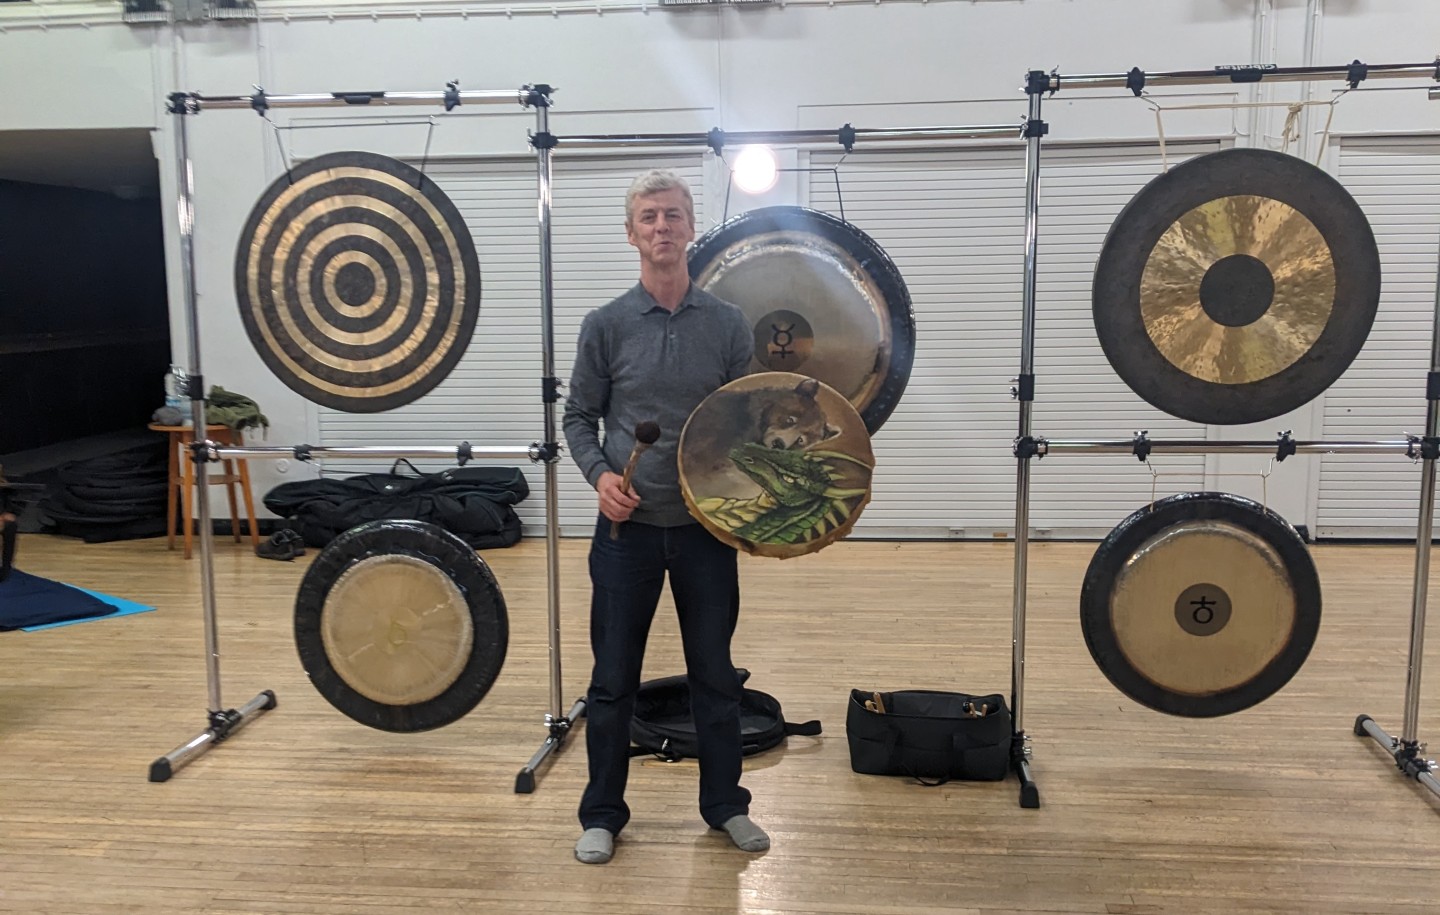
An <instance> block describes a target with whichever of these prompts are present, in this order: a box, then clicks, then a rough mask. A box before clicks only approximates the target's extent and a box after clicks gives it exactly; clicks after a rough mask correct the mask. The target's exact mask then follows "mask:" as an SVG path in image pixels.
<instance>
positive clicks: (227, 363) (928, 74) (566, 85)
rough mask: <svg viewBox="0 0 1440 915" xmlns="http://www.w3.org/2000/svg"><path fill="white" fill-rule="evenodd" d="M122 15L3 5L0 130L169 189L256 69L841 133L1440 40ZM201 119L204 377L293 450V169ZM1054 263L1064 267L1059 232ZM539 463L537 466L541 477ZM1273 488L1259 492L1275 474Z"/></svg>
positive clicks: (256, 137) (914, 18)
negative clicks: (66, 139) (173, 97)
mask: <svg viewBox="0 0 1440 915" xmlns="http://www.w3.org/2000/svg"><path fill="white" fill-rule="evenodd" d="M13 5H17V4H6V6H13ZM116 7H118V4H114V3H106V4H90V3H63V2H62V3H51V4H46V5H44V6H40V7H36V8H32V9H25V10H9V9H6V10H3V11H0V17H3V18H0V27H3V31H0V127H3V129H6V130H16V129H41V128H49V129H53V128H65V127H73V128H81V127H86V128H92V127H137V126H138V127H150V128H154V129H155V130H156V149H157V153H158V155H159V158H160V165H161V176H162V186H163V187H162V190H163V192H164V193H165V194H166V200H167V201H168V200H171V199H173V197H171V195H173V193H174V188H175V174H176V172H175V167H174V157H173V149H174V145H173V143H174V140H173V134H172V131H173V129H174V122H175V119H174V118H173V117H170V116H168V115H166V114H164V113H163V96H164V95H165V94H166V93H168V92H169V91H172V90H173V89H176V88H180V89H186V90H194V91H199V92H202V93H205V94H210V95H228V94H246V93H249V92H250V91H251V86H252V84H257V83H258V84H261V85H263V86H264V87H265V88H266V89H267V90H268V91H270V92H277V93H293V92H316V91H331V90H340V89H350V90H359V89H387V90H402V89H440V88H442V87H443V85H444V83H445V82H446V81H447V80H450V79H457V78H458V79H459V80H460V82H461V85H462V87H463V88H468V89H509V88H516V89H518V88H519V87H520V86H522V85H524V84H527V83H537V82H544V83H548V84H550V85H553V86H555V87H556V88H557V92H556V96H555V99H556V108H555V110H554V113H553V115H552V122H551V129H552V130H553V131H554V132H555V133H557V134H560V135H561V136H564V135H565V134H567V133H569V134H576V133H594V132H605V133H619V132H644V131H703V130H706V129H708V128H710V127H712V126H721V127H724V128H725V129H727V130H746V129H767V128H788V127H807V128H815V127H824V128H832V127H838V126H839V125H840V124H842V123H845V122H851V123H853V124H855V125H856V126H869V127H890V126H915V125H929V124H956V123H1006V124H1009V123H1013V124H1016V125H1017V126H1018V124H1019V122H1020V120H1021V118H1022V116H1023V115H1024V112H1025V99H1024V96H1023V94H1022V93H1021V92H1019V91H1018V87H1019V85H1020V82H1021V79H1022V77H1023V74H1024V72H1025V71H1026V70H1029V69H1032V68H1039V69H1047V70H1048V69H1050V68H1053V67H1058V68H1059V69H1060V71H1061V72H1062V73H1069V74H1078V73H1095V72H1123V71H1125V70H1128V69H1129V68H1130V67H1132V66H1140V67H1141V68H1143V69H1146V70H1148V71H1151V72H1155V71H1160V70H1177V69H1203V68H1208V67H1210V66H1212V65H1215V64H1221V63H1245V62H1249V61H1252V60H1257V59H1259V60H1264V61H1273V62H1274V63H1277V64H1280V65H1299V64H1305V63H1325V64H1333V63H1338V62H1346V61H1349V60H1351V59H1352V58H1361V59H1363V60H1366V61H1368V62H1371V63H1382V62H1400V61H1406V62H1410V61H1424V60H1429V59H1432V58H1433V57H1434V56H1435V54H1436V53H1437V51H1440V3H1435V2H1434V0H1328V2H1320V0H1311V2H1309V3H1307V2H1305V0H1169V2H1150V3H1133V2H1131V3H1120V2H1113V0H976V2H969V0H960V2H947V0H932V2H928V3H896V2H882V3H839V4H836V5H834V6H831V5H826V4H821V3H807V2H801V3H790V4H787V5H784V6H773V7H768V8H758V9H726V8H722V9H699V10H687V11H671V10H662V9H660V8H658V7H655V6H649V7H648V8H645V9H642V8H641V7H640V4H639V3H634V4H631V3H628V2H627V3H617V2H607V0H601V2H600V3H599V6H598V7H595V6H591V7H589V8H587V9H586V10H576V9H573V8H571V6H564V5H562V6H561V7H558V8H557V10H558V14H549V13H542V14H537V13H536V12H534V10H535V9H537V8H542V7H543V8H544V9H546V10H548V9H550V7H549V5H548V4H534V3H524V2H516V3H514V4H510V5H509V8H510V9H511V11H512V13H513V15H512V16H506V15H504V14H503V13H502V12H501V11H502V10H503V9H505V5H504V4H496V3H475V4H471V9H470V11H469V13H468V14H464V15H462V10H463V9H464V7H462V6H461V5H459V4H450V3H435V4H425V8H426V10H427V12H426V13H425V14H424V15H423V16H419V17H417V16H416V15H415V14H414V13H413V9H414V7H413V6H406V7H403V8H400V7H395V6H394V5H393V4H388V3H385V2H372V3H367V4H365V5H364V6H363V7H360V6H355V5H350V4H345V3H335V4H315V3H305V2H285V3H267V2H266V0H260V8H261V13H262V17H263V18H262V20H261V21H260V22H258V23H244V24H240V23H228V24H205V23H196V24H188V25H182V26H175V27H170V26H153V25H151V26H138V25H137V26H130V25H124V24H119V23H118V22H116V19H117V13H116ZM372 10H373V11H375V12H376V15H375V16H373V17H372V16H371V15H370V13H371V11H372ZM397 13H398V14H399V15H397ZM67 16H68V17H71V18H66V17H67ZM283 17H288V19H287V18H283ZM42 26H43V27H42ZM1376 85H1383V83H1376ZM1332 88H1333V87H1332V86H1330V85H1325V86H1308V85H1307V84H1298V83H1270V84H1263V85H1262V86H1260V87H1253V86H1234V87H1231V86H1208V87H1196V88H1191V89H1188V90H1183V91H1182V90H1163V91H1157V93H1156V94H1157V97H1158V96H1164V99H1163V101H1164V104H1166V105H1181V104H1187V103H1197V102H1206V101H1208V102H1220V103H1228V102H1235V101H1241V102H1243V101H1251V100H1255V99H1264V100H1274V101H1290V100H1295V99H1301V98H1306V97H1314V98H1328V97H1329V96H1330V93H1331V89H1332ZM430 113H435V114H439V111H438V109H434V110H430V109H425V110H422V109H411V108H395V109H389V110H387V111H383V112H380V111H376V110H365V111H349V110H340V109H328V108H327V109H306V110H286V111H275V112H272V116H273V118H274V120H275V122H276V123H278V124H281V125H285V126H288V125H294V124H312V125H313V124H316V123H322V122H326V121H328V120H334V119H339V118H346V117H354V116H357V115H359V116H361V117H364V118H366V119H370V120H373V119H374V118H375V117H376V116H377V115H388V116H391V117H393V118H394V119H411V118H414V117H416V116H417V115H422V114H430ZM1045 119H1046V120H1047V121H1049V123H1050V124H1051V134H1050V141H1051V142H1079V141H1096V140H1100V141H1103V140H1110V139H1125V138H1130V139H1134V138H1153V137H1154V136H1155V130H1156V127H1155V119H1154V115H1153V113H1152V112H1151V110H1150V109H1149V108H1148V107H1147V106H1146V105H1145V104H1143V103H1142V102H1140V101H1139V100H1136V99H1133V98H1130V97H1129V95H1128V93H1125V92H1124V91H1123V90H1119V91H1115V90H1107V91H1103V92H1102V91H1094V90H1092V91H1080V90H1070V91H1062V92H1061V93H1060V94H1059V95H1057V96H1055V97H1054V98H1053V99H1050V100H1047V102H1046V104H1045ZM439 120H441V122H442V124H441V127H440V128H439V129H437V130H436V132H435V136H434V143H433V146H432V148H431V153H430V154H431V156H432V158H444V157H448V156H456V157H458V156H470V157H473V156H483V155H525V154H527V153H528V152H529V146H528V142H527V138H526V131H528V130H529V129H531V128H532V127H533V125H534V119H533V114H531V113H529V112H526V111H523V110H522V109H520V107H519V106H518V105H517V106H513V107H512V106H506V107H494V108H489V107H466V108H462V109H461V110H460V111H458V112H456V113H453V114H451V115H445V116H442V117H440V118H439ZM1283 120H1284V110H1283V109H1267V110H1263V111H1255V112H1250V111H1241V112H1239V113H1232V112H1230V111H1219V110H1207V111H1184V112H1170V113H1169V114H1167V115H1166V117H1165V121H1164V124H1165V132H1166V135H1167V137H1168V138H1171V139H1179V138H1184V137H1194V138H1214V137H1220V138H1231V139H1233V142H1235V143H1236V144H1238V145H1248V144H1254V145H1271V146H1277V145H1278V134H1279V130H1280V125H1281V124H1282V123H1283ZM1323 122H1324V118H1323V115H1322V114H1313V115H1312V116H1311V117H1310V123H1309V127H1310V128H1311V129H1312V130H1318V129H1319V127H1320V126H1321V125H1323ZM189 128H190V131H189V134H190V143H191V154H192V160H193V163H194V180H195V186H196V193H197V198H196V213H197V220H198V221H197V230H196V237H195V240H196V248H195V251H196V261H197V264H196V267H197V270H196V279H197V293H198V297H199V305H200V313H201V341H202V355H203V360H204V370H205V375H206V378H207V380H208V381H209V382H211V383H217V384H222V385H224V386H225V387H227V388H230V389H233V390H239V391H242V392H245V393H247V394H250V395H251V396H254V397H255V398H256V399H257V400H258V401H259V402H260V403H261V404H262V406H263V407H264V408H265V410H266V412H267V414H268V415H269V416H270V418H271V419H272V421H273V422H274V426H273V428H272V429H271V432H270V440H271V441H272V442H278V443H290V442H300V441H309V440H313V439H314V436H315V434H316V419H315V415H314V411H313V409H312V408H310V407H309V405H307V404H306V403H305V402H304V401H303V400H302V399H301V398H299V397H298V396H297V395H295V394H292V393H291V392H290V391H289V390H288V389H287V388H285V387H284V386H283V385H282V384H280V382H279V381H278V380H277V379H275V378H274V377H273V376H271V375H270V373H269V372H268V371H267V370H266V369H265V368H264V367H263V365H262V363H261V361H260V359H259V357H258V356H257V355H256V354H255V352H254V351H253V349H252V348H251V347H250V345H249V343H248V341H247V339H246V337H245V335H244V332H243V329H242V327H241V324H240V320H239V316H238V314H237V312H236V309H235V307H234V296H233V292H232V289H231V272H232V263H233V257H234V248H235V243H236V239H237V236H238V233H239V231H240V227H241V225H242V224H243V222H244V220H245V218H246V216H247V215H248V213H249V210H250V208H251V206H252V205H253V203H254V201H255V200H256V198H257V197H258V196H259V194H260V193H261V192H262V190H263V188H264V186H265V185H266V184H267V183H268V181H270V180H272V179H273V178H274V177H275V176H276V175H278V174H279V172H280V170H281V160H280V155H279V153H278V152H277V150H276V142H275V134H274V132H273V131H272V129H271V128H270V126H269V125H267V124H265V123H264V122H262V121H261V120H260V119H259V118H258V117H256V116H255V115H254V114H252V113H249V112H245V111H206V112H205V113H203V114H201V115H200V116H199V117H194V118H190V119H189ZM1332 130H1333V131H1334V133H1335V134H1337V135H1339V134H1345V133H1368V132H1385V131H1398V132H1436V131H1440V103H1432V102H1428V101H1425V99H1424V93H1423V92H1416V91H1410V92H1366V93H1363V94H1362V93H1356V94H1355V96H1354V97H1351V98H1347V99H1345V100H1344V101H1343V102H1342V103H1341V104H1340V106H1339V107H1338V109H1337V111H1336V116H1335V120H1334V124H1333V127H1332ZM285 133H286V136H285V142H286V144H287V145H288V146H289V148H290V153H291V155H295V156H306V155H311V154H314V153H315V152H318V151H321V150H323V149H325V148H335V147H334V146H332V145H328V144H332V143H336V142H338V139H339V137H338V135H340V134H344V135H346V139H345V143H344V144H343V145H348V146H359V145H364V146H366V147H367V148H372V149H375V150H377V151H380V152H387V153H390V154H393V155H397V156H406V157H411V156H416V155H418V154H419V152H420V150H421V149H422V148H423V143H424V130H423V128H418V127H408V128H391V129H385V130H376V129H367V130H340V131H334V130H324V131H322V130H311V131H287V132H285ZM1306 142H1307V144H1308V148H1309V151H1310V152H1311V154H1312V157H1313V155H1314V153H1316V152H1318V151H1319V150H1320V147H1319V145H1318V142H1317V140H1316V139H1314V138H1313V137H1307V138H1306ZM1017 153H1018V148H1017ZM562 156H563V150H562ZM712 171H713V172H714V173H718V169H714V168H712ZM717 183H719V179H717ZM721 186H723V185H721ZM798 200H799V192H798V188H797V186H796V184H795V182H793V181H791V182H789V183H786V184H782V186H781V188H780V189H779V190H778V191H777V192H776V193H775V194H772V196H771V197H770V198H768V199H764V200H759V201H752V202H751V203H750V204H740V203H738V202H736V201H732V207H731V209H732V213H733V212H734V210H735V209H736V207H737V206H743V205H759V204H769V203H791V202H797V201H798ZM166 209H167V223H166V228H167V241H168V243H169V245H168V248H167V251H168V252H170V253H172V254H174V255H175V256H172V257H171V259H170V260H171V262H170V275H171V280H172V282H171V290H172V291H171V300H172V306H173V307H172V313H173V315H174V319H173V322H172V323H173V327H174V330H175V335H176V340H177V341H181V340H183V339H184V332H185V325H184V316H183V313H182V310H181V309H180V308H179V307H178V306H179V304H180V303H181V301H182V295H181V285H180V274H179V270H178V250H179V245H178V228H177V223H176V220H175V217H174V213H173V207H172V206H170V205H169V204H168V203H167V205H166ZM718 212H719V208H718V207H717V208H713V209H712V210H711V213H712V215H713V214H718ZM1042 240H1043V214H1042ZM1040 265H1041V269H1042V270H1043V269H1044V255H1043V247H1042V254H1041V261H1040ZM1017 269H1018V264H1017ZM1041 304H1042V307H1043V303H1041ZM1017 307H1018V303H1017ZM177 351H178V354H179V356H180V358H182V359H184V358H185V353H184V349H183V346H180V345H178V344H177ZM1017 365H1018V353H1017ZM557 368H558V370H559V371H560V372H561V373H562V374H564V373H565V372H567V371H568V366H558V367H557ZM1037 372H1038V373H1040V374H1042V375H1043V373H1044V372H1045V366H1044V365H1037ZM537 410H538V405H537ZM1321 416H1323V411H1322V410H1321V409H1320V407H1319V405H1316V406H1315V407H1312V408H1306V409H1304V410H1301V411H1297V413H1296V414H1295V415H1293V416H1290V417H1285V418H1282V419H1280V420H1276V421H1273V422H1270V423H1265V424H1261V428H1254V429H1251V428H1240V429H1232V428H1226V429H1214V430H1212V432H1211V434H1212V435H1215V436H1217V437H1218V436H1224V437H1263V438H1271V437H1273V434H1274V430H1275V429H1279V428H1290V429H1293V430H1294V432H1295V433H1296V435H1297V436H1300V437H1304V436H1309V435H1317V434H1319V433H1320V432H1321V431H1322V430H1321V429H1320V427H1319V419H1320V417H1321ZM937 421H943V418H939V417H937ZM1037 431H1038V432H1041V433H1043V432H1044V430H1037ZM1105 431H1106V430H1097V433H1101V432H1105ZM1130 431H1131V430H1128V429H1126V430H1108V432H1109V433H1111V434H1113V433H1118V434H1120V435H1128V433H1129V432H1130ZM1262 463H1263V462H1262ZM1255 466H1256V462H1254V461H1244V460H1238V459H1231V458H1223V459H1222V458H1215V457H1212V458H1211V459H1209V462H1208V463H1207V469H1208V470H1209V472H1210V477H1209V482H1210V483H1211V485H1216V486H1221V487H1223V488H1228V489H1233V490H1236V491H1240V492H1248V491H1250V489H1251V488H1253V487H1252V484H1253V483H1254V481H1252V480H1249V479H1247V478H1232V477H1229V474H1231V473H1234V472H1237V471H1247V470H1251V469H1254V468H1255ZM297 472H298V473H304V472H306V471H305V470H303V469H296V468H291V470H290V473H289V475H288V476H280V475H278V474H277V472H276V469H275V468H274V467H273V466H258V465H257V466H256V467H255V469H254V474H255V476H256V484H255V485H256V488H257V490H258V491H260V492H264V491H265V490H267V489H269V488H270V487H271V486H272V485H274V484H275V483H277V482H282V481H284V480H287V479H293V478H295V475H296V473H297ZM527 472H528V471H527ZM531 476H532V479H538V477H539V476H540V473H539V471H538V469H535V470H534V471H533V472H531ZM1315 476H1316V474H1315V469H1314V462H1313V460H1311V461H1307V459H1292V461H1291V462H1287V464H1286V465H1285V466H1284V467H1283V468H1282V469H1281V470H1280V471H1277V473H1276V474H1275V475H1274V476H1273V477H1272V478H1271V480H1270V483H1269V489H1268V499H1269V502H1270V504H1271V505H1272V506H1275V507H1277V508H1278V509H1279V510H1280V511H1281V512H1282V513H1284V514H1286V515H1287V517H1290V518H1292V519H1294V520H1297V521H1299V520H1301V519H1307V520H1313V519H1311V514H1313V493H1314V490H1315V486H1316V485H1317V484H1316V481H1315ZM1255 485H1256V486H1257V487H1258V484H1255ZM1253 494H1254V495H1259V492H1258V488H1255V491H1254V492H1253Z"/></svg>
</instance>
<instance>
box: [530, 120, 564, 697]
mask: <svg viewBox="0 0 1440 915" xmlns="http://www.w3.org/2000/svg"><path fill="white" fill-rule="evenodd" d="M535 131H536V135H537V136H545V135H547V134H549V132H550V106H549V100H548V99H543V100H541V101H540V102H539V103H538V104H537V105H536V107H535ZM535 156H536V163H537V165H536V167H537V169H538V173H539V200H538V205H539V220H540V341H541V347H542V349H543V352H542V354H541V368H540V371H541V375H542V377H543V378H545V379H546V382H545V384H546V385H547V394H546V397H545V442H546V444H551V443H555V442H558V441H559V438H558V437H557V435H556V429H555V396H554V394H555V392H554V391H551V390H550V389H549V387H548V386H549V385H550V384H551V381H550V379H554V378H555V323H554V316H555V313H554V306H555V301H554V295H555V293H554V282H553V276H552V269H553V268H552V266H551V261H550V209H551V195H550V185H551V180H552V172H551V164H550V147H549V146H548V145H547V144H545V143H540V144H538V145H537V146H536V148H535ZM556 387H557V388H558V383H557V384H556ZM558 467H559V461H558V460H555V459H553V458H547V460H546V462H545V558H546V563H545V576H546V583H547V584H548V586H549V588H548V591H549V619H550V712H549V715H548V716H547V719H546V720H547V721H548V722H550V723H551V724H554V723H555V722H556V721H558V720H559V719H560V717H561V713H562V711H563V710H562V709H561V707H560V703H561V695H560V691H561V689H563V683H562V682H561V676H560V492H559V487H560V483H559V472H558Z"/></svg>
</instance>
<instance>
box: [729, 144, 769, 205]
mask: <svg viewBox="0 0 1440 915" xmlns="http://www.w3.org/2000/svg"><path fill="white" fill-rule="evenodd" d="M778 180H780V166H779V164H778V163H777V162H776V161H775V153H774V152H773V151H772V150H771V149H770V147H768V146H747V147H745V149H743V150H741V151H740V155H739V156H737V157H736V158H735V184H736V186H737V187H739V188H740V190H742V191H744V192H745V193H747V194H763V193H765V192H766V191H768V190H770V189H771V188H772V187H774V186H775V182H776V181H778Z"/></svg>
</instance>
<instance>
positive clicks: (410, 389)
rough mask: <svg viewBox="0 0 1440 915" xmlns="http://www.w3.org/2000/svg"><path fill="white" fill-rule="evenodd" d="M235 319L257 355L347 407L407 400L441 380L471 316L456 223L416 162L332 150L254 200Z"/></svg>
mask: <svg viewBox="0 0 1440 915" xmlns="http://www.w3.org/2000/svg"><path fill="white" fill-rule="evenodd" d="M235 293H236V298H237V299H238V301H239V303H240V317H241V319H242V320H243V321H244V322H245V330H246V332H247V333H248V334H249V335H250V340H251V342H252V343H253V344H254V345H255V348H256V349H257V350H259V352H260V356H261V358H262V359H264V360H265V364H266V365H268V366H269V367H270V370H271V371H273V372H274V373H275V374H276V375H277V376H278V377H279V378H280V379H281V380H282V381H283V382H285V384H286V385H287V386H289V387H290V388H291V389H292V390H294V391H296V392H297V393H299V394H300V395H301V396H303V397H305V398H306V399H307V400H311V401H314V402H315V403H318V404H321V405H323V406H327V407H331V408H333V409H336V410H343V411H345V412H348V413H376V412H380V411H382V410H390V409H394V408H395V407H399V406H402V405H404V404H407V403H410V402H411V401H413V400H416V399H418V398H419V397H421V396H423V395H424V394H425V393H426V392H428V391H430V390H431V389H432V388H434V387H435V386H436V385H437V384H439V383H440V382H441V381H443V380H444V379H445V376H446V375H448V374H449V373H450V371H451V369H453V368H454V367H455V364H456V363H457V362H458V361H459V360H460V357H461V356H462V355H463V354H464V352H465V347H466V346H467V345H468V344H469V342H470V337H471V335H472V334H473V333H474V331H475V322H476V319H477V318H478V317H479V311H480V263H479V260H478V259H477V257H476V256H475V247H474V243H473V242H472V240H471V238H470V234H469V230H468V229H467V228H466V227H465V221H464V220H463V219H462V218H461V216H460V213H459V211H458V210H457V209H456V208H455V205H454V204H453V203H451V201H450V199H449V198H448V197H446V196H445V194H444V193H443V192H442V191H441V190H440V189H439V187H437V186H436V185H435V182H433V181H431V180H430V179H429V178H428V177H426V176H425V175H423V174H421V173H420V172H419V171H418V170H416V169H414V168H412V167H410V166H409V165H406V164H405V163H403V162H399V161H396V160H394V159H391V158H388V157H386V156H380V155H376V154H374V153H367V152H337V153H329V154H327V155H323V156H318V157H316V158H314V159H311V160H309V161H308V162H306V163H304V164H303V165H300V166H298V167H296V168H294V169H291V170H290V171H289V172H287V173H286V174H284V175H282V176H281V177H280V178H279V179H278V180H276V181H275V183H274V184H272V185H271V186H270V188H269V190H267V191H266V192H265V194H264V196H262V197H261V198H260V201H259V202H258V203H257V204H256V205H255V208H254V209H253V210H252V211H251V213H250V219H249V220H248V221H247V222H246V224H245V229H244V231H242V232H241V234H240V244H239V249H238V250H237V252H236V257H235Z"/></svg>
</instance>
